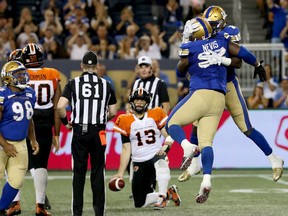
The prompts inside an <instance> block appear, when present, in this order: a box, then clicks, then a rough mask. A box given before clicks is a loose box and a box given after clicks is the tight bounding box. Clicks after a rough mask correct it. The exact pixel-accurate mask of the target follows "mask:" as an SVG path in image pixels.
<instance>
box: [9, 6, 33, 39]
mask: <svg viewBox="0 0 288 216" xmlns="http://www.w3.org/2000/svg"><path fill="white" fill-rule="evenodd" d="M26 23H28V24H29V25H30V28H31V32H34V33H35V32H37V31H38V27H37V25H36V24H35V23H34V22H33V16H32V12H31V10H30V8H28V7H24V8H22V9H21V12H20V17H19V23H18V25H17V26H16V27H15V28H14V33H15V34H16V35H18V34H19V33H20V32H22V31H23V30H24V26H25V24H26ZM37 37H38V36H37Z"/></svg>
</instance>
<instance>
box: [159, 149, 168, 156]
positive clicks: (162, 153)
mask: <svg viewBox="0 0 288 216" xmlns="http://www.w3.org/2000/svg"><path fill="white" fill-rule="evenodd" d="M157 155H160V156H162V155H164V156H166V152H165V151H163V150H162V149H161V150H160V151H159V152H157Z"/></svg>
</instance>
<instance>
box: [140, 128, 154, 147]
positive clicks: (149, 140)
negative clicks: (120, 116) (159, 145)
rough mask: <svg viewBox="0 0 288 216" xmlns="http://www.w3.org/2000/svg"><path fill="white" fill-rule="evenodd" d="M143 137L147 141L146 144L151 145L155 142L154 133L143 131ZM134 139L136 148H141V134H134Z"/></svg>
mask: <svg viewBox="0 0 288 216" xmlns="http://www.w3.org/2000/svg"><path fill="white" fill-rule="evenodd" d="M144 136H145V137H147V139H146V140H145V142H146V144H153V143H155V142H156V138H155V131H154V130H152V129H150V130H145V131H144ZM136 137H137V140H138V146H142V145H143V142H142V139H141V134H140V132H137V133H136Z"/></svg>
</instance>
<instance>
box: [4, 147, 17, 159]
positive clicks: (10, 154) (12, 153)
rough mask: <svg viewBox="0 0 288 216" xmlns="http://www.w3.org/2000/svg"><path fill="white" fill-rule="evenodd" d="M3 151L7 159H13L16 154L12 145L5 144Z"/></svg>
mask: <svg viewBox="0 0 288 216" xmlns="http://www.w3.org/2000/svg"><path fill="white" fill-rule="evenodd" d="M3 150H4V152H5V153H6V155H7V157H15V156H16V155H17V154H18V152H17V150H16V148H15V146H14V145H12V144H7V145H6V146H5V147H3Z"/></svg>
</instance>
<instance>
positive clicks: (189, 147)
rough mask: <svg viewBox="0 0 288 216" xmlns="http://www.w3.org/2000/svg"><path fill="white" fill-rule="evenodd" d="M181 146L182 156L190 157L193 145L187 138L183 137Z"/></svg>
mask: <svg viewBox="0 0 288 216" xmlns="http://www.w3.org/2000/svg"><path fill="white" fill-rule="evenodd" d="M181 147H182V148H183V157H190V156H191V155H190V154H191V152H192V151H193V148H194V147H195V145H192V144H191V143H190V142H189V141H188V140H187V139H184V140H183V141H182V142H181ZM196 147H197V146H196Z"/></svg>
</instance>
